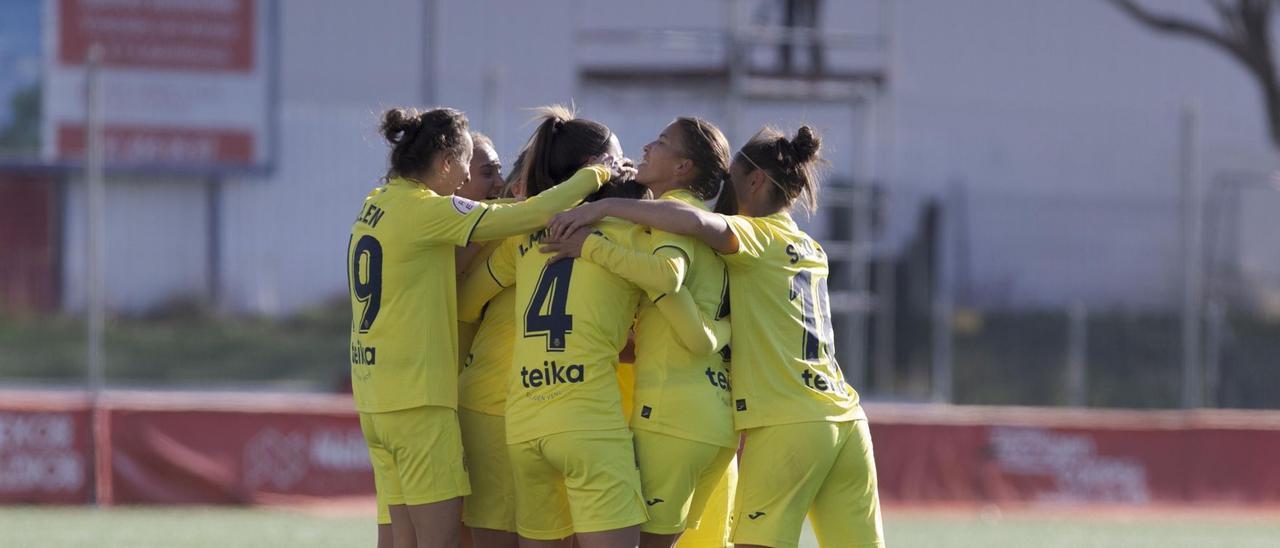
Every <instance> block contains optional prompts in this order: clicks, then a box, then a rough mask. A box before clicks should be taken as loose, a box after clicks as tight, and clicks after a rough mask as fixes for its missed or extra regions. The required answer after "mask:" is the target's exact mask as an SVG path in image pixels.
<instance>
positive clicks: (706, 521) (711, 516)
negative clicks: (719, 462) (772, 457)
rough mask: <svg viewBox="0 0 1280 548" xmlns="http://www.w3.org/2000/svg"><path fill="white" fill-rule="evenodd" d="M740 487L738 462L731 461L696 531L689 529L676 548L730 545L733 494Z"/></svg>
mask: <svg viewBox="0 0 1280 548" xmlns="http://www.w3.org/2000/svg"><path fill="white" fill-rule="evenodd" d="M737 487H738V461H737V459H736V458H735V459H733V460H730V461H729V466H728V467H726V468H725V471H724V474H723V475H721V476H720V482H719V483H717V484H716V488H715V489H714V490H712V491H711V498H709V499H708V500H707V505H706V509H704V510H703V511H702V519H701V520H699V521H698V527H697V528H696V529H688V530H686V531H685V532H684V534H683V535H681V536H680V540H679V542H676V548H724V547H725V546H728V545H729V529H730V527H731V525H732V524H733V493H734V491H735V490H736V489H737Z"/></svg>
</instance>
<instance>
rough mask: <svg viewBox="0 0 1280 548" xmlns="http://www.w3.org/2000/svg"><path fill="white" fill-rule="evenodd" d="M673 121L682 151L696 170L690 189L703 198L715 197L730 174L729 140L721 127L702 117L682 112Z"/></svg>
mask: <svg viewBox="0 0 1280 548" xmlns="http://www.w3.org/2000/svg"><path fill="white" fill-rule="evenodd" d="M675 125H676V127H677V128H679V129H680V142H681V143H682V145H683V148H684V150H683V151H682V152H683V153H684V154H685V156H686V157H688V158H689V160H690V161H692V162H693V167H694V168H695V169H697V170H698V176H697V178H696V179H694V181H693V184H691V185H689V190H690V191H692V192H693V194H694V195H695V196H697V197H699V198H701V199H703V200H710V199H712V198H715V197H716V194H719V193H720V188H721V186H723V184H724V181H725V180H726V179H728V178H729V140H728V139H726V138H725V137H724V133H722V132H721V131H720V128H718V127H716V126H715V124H712V123H711V122H708V121H706V120H703V119H702V118H693V117H687V116H681V117H679V118H676V121H675Z"/></svg>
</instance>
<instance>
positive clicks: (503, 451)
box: [458, 153, 525, 548]
mask: <svg viewBox="0 0 1280 548" xmlns="http://www.w3.org/2000/svg"><path fill="white" fill-rule="evenodd" d="M524 158H525V155H524V154H523V153H522V154H521V155H520V156H519V157H518V159H517V160H516V163H515V164H514V165H513V166H512V171H511V174H510V175H509V176H508V178H507V179H508V181H509V182H508V183H507V185H506V188H507V189H508V191H507V193H508V194H511V195H513V196H514V197H515V198H516V199H517V200H520V199H523V198H524V183H523V173H522V170H523V164H524ZM495 248H496V246H493V245H492V244H487V246H486V249H485V251H484V252H482V253H481V254H480V256H478V257H476V259H475V266H476V267H478V268H481V269H483V268H487V266H486V264H485V262H486V261H487V260H488V258H489V256H490V255H492V253H493V250H494V249H495ZM468 274H469V273H468ZM461 279H466V275H463V277H462V278H461ZM515 296H516V292H515V288H506V289H503V290H502V291H501V292H500V293H498V295H497V296H495V297H493V298H492V299H491V300H490V301H489V303H488V304H487V305H486V306H485V307H484V308H483V310H481V314H482V316H481V318H480V324H479V326H478V329H476V332H475V338H474V339H473V340H472V341H471V342H470V344H469V345H468V346H467V348H469V349H470V351H469V352H468V353H467V355H466V360H465V361H464V362H463V366H462V372H461V373H460V374H459V376H458V422H459V424H460V425H461V427H462V444H463V448H464V449H465V450H466V454H467V466H468V472H469V473H470V475H471V494H470V495H468V496H467V497H466V499H464V500H463V510H462V521H463V523H464V524H465V525H466V526H467V527H468V528H469V529H470V530H471V537H472V539H473V540H474V544H475V545H476V546H480V547H483V548H515V547H516V546H517V544H518V542H519V538H518V537H517V536H516V511H515V478H514V477H512V475H511V461H510V459H509V458H508V456H507V437H506V426H505V424H504V423H505V419H504V415H505V412H506V409H505V407H506V401H507V370H508V369H510V367H511V346H512V344H513V343H514V337H515V311H514V307H515ZM462 300H465V298H462ZM471 325H472V324H467V323H462V324H460V325H459V331H462V330H465V329H468V328H469V326H471Z"/></svg>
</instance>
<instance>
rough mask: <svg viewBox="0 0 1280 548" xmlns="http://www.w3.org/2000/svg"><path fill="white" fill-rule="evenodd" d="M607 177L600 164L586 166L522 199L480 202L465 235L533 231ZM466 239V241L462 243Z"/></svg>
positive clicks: (473, 237)
mask: <svg viewBox="0 0 1280 548" xmlns="http://www.w3.org/2000/svg"><path fill="white" fill-rule="evenodd" d="M608 180H609V170H608V169H605V168H604V167H603V166H587V167H585V168H582V169H580V170H578V172H577V173H575V174H573V177H570V178H569V180H567V181H565V182H563V183H560V184H558V185H556V186H555V187H554V188H551V189H548V190H546V191H544V192H542V193H541V194H538V195H537V196H534V197H532V198H529V199H528V200H525V201H523V202H519V203H514V204H498V203H495V204H481V205H483V206H484V211H482V212H481V215H480V217H479V218H477V219H476V221H475V223H473V225H472V230H471V231H470V232H469V233H468V238H469V240H476V241H485V240H496V239H499V238H506V237H509V236H515V235H517V234H527V233H529V232H533V231H534V230H536V229H539V228H542V227H543V226H545V225H546V224H547V221H550V220H551V217H552V216H553V215H555V214H556V213H560V212H561V211H564V210H566V209H569V208H571V207H573V206H575V205H577V204H578V202H581V201H582V200H583V199H584V198H586V197H587V196H590V195H591V193H593V192H595V191H597V190H599V189H600V185H603V184H604V183H605V181H608ZM473 203H475V202H473ZM466 241H468V240H464V242H463V243H466Z"/></svg>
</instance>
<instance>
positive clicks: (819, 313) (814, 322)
mask: <svg viewBox="0 0 1280 548" xmlns="http://www.w3.org/2000/svg"><path fill="white" fill-rule="evenodd" d="M796 298H799V299H800V309H801V311H802V312H803V313H804V342H803V344H802V348H801V354H800V355H801V356H802V357H803V358H804V360H805V361H818V360H819V359H821V350H822V349H826V354H827V356H828V357H831V358H833V359H834V356H833V354H834V353H835V330H833V329H832V328H831V303H830V301H829V297H828V295H827V278H826V276H823V277H819V278H818V282H817V283H816V284H815V283H814V281H813V272H812V271H809V270H801V271H800V272H797V273H796V275H795V276H794V277H792V278H791V300H793V301H794V300H796Z"/></svg>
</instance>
